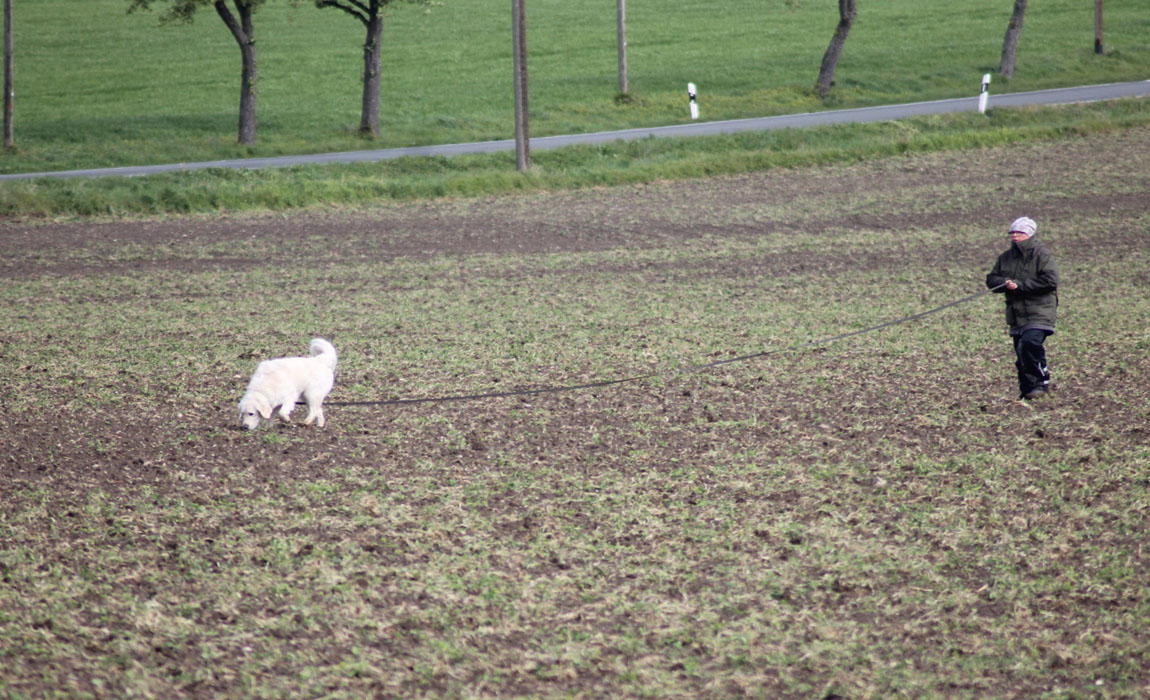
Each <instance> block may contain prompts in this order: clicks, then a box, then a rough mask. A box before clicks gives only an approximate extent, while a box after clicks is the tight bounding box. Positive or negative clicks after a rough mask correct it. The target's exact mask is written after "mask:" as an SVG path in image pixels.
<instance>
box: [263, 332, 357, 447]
mask: <svg viewBox="0 0 1150 700" xmlns="http://www.w3.org/2000/svg"><path fill="white" fill-rule="evenodd" d="M335 360H336V358H335V348H334V347H333V346H332V344H331V343H329V342H327V341H326V340H324V339H323V338H315V339H313V340H312V341H311V357H281V358H279V359H275V360H264V361H263V362H261V363H260V364H259V367H256V372H255V374H253V375H252V380H251V381H250V382H249V383H248V390H247V392H245V393H244V397H243V398H242V399H240V422H242V423H243V424H244V427H245V428H247V429H248V430H254V429H256V428H258V427H259V425H260V418H264V419H267V420H270V419H271V417H272V411H274V410H276V409H277V408H278V409H279V417H280V418H281V419H282V420H284V421H287V422H289V423H290V422H291V412H292V409H293V408H295V403H296V401H297V400H298V399H299V397H300V396H301V395H302V396H303V398H304V400H305V401H306V402H307V420H305V421H304V423H305V424H306V425H311V423H312V421H315V422H316V424H317V425H319V427H321V428H322V427H323V426H324V423H326V422H327V421H326V419H324V417H323V400H324V399H325V398H327V395H328V394H329V393H331V387H332V385H333V384H334V383H335Z"/></svg>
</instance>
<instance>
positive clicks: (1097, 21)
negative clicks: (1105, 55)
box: [1094, 0, 1102, 53]
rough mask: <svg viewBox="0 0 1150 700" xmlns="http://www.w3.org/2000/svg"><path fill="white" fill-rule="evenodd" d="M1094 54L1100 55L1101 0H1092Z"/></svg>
mask: <svg viewBox="0 0 1150 700" xmlns="http://www.w3.org/2000/svg"><path fill="white" fill-rule="evenodd" d="M1094 53H1102V0H1094Z"/></svg>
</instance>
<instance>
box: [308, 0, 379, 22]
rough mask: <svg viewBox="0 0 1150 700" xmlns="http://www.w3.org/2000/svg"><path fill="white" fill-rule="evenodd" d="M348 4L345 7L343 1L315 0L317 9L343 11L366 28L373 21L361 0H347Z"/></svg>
mask: <svg viewBox="0 0 1150 700" xmlns="http://www.w3.org/2000/svg"><path fill="white" fill-rule="evenodd" d="M347 3H349V4H346V5H345V4H344V3H343V2H342V1H341V0H315V6H316V7H320V8H323V7H334V8H335V9H337V10H343V11H344V12H346V13H347V14H349V15H351V16H352V17H355V18H356V19H358V20H359V21H360V22H363V23H364V25H365V26H366V25H367V24H368V22H370V21H371V19H370V16H369V14H368V12H369V10H368V8H367V6H366V5H364V4H363V3H362V2H359V0H347Z"/></svg>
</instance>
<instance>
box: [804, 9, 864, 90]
mask: <svg viewBox="0 0 1150 700" xmlns="http://www.w3.org/2000/svg"><path fill="white" fill-rule="evenodd" d="M857 16H858V6H857V3H856V1H855V0H839V24H838V26H837V27H836V28H835V35H834V36H833V37H831V43H830V45H829V46H827V52H826V53H825V54H823V62H822V65H821V66H819V79H818V81H816V82H815V90H817V91H818V93H819V97H826V96H827V95H829V94H830V91H831V86H832V85H834V83H835V68H836V67H838V64H839V57H840V56H842V53H843V45H844V44H846V42H847V34H850V31H851V26H852V25H853V24H854V21H855V17H857Z"/></svg>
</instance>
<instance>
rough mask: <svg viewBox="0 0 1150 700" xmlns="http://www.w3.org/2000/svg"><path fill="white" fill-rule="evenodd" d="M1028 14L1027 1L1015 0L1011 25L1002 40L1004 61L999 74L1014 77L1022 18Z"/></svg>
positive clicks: (999, 67) (1000, 64)
mask: <svg viewBox="0 0 1150 700" xmlns="http://www.w3.org/2000/svg"><path fill="white" fill-rule="evenodd" d="M1025 14H1026V0H1014V12H1013V13H1012V14H1011V15H1010V24H1007V25H1006V38H1004V39H1003V40H1002V60H1001V61H1000V62H999V64H998V74H999V75H1001V76H1003V77H1006V78H1013V77H1014V55H1015V54H1016V53H1017V52H1018V35H1019V34H1021V33H1022V17H1023V15H1025Z"/></svg>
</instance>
